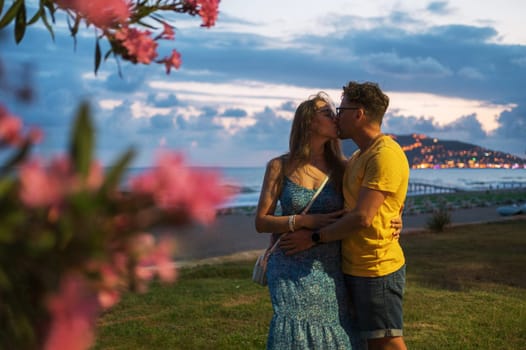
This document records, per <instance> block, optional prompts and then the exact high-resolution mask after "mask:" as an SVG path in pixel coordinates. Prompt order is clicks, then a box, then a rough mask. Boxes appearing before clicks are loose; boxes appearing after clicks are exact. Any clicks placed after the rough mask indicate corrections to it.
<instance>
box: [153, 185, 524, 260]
mask: <svg viewBox="0 0 526 350" xmlns="http://www.w3.org/2000/svg"><path fill="white" fill-rule="evenodd" d="M465 196H468V197H465ZM490 196H493V197H490ZM431 197H432V198H431ZM492 198H493V199H494V200H493V201H490V200H489V199H492ZM420 199H421V200H422V202H423V203H424V202H425V201H427V202H425V203H427V204H426V206H425V207H424V208H425V212H424V210H422V212H420V211H419V212H416V211H413V212H411V213H404V215H403V225H404V227H403V230H402V235H406V234H415V233H423V232H430V231H429V230H428V229H427V228H426V225H427V221H428V220H429V218H430V217H431V216H432V215H433V208H435V206H436V205H438V203H444V201H446V203H448V204H449V206H448V209H449V211H450V213H451V225H450V226H459V225H471V224H480V223H488V222H498V221H506V220H514V219H524V218H526V213H524V212H523V213H522V214H519V215H514V216H501V215H500V214H499V213H498V212H497V208H498V207H499V206H502V205H510V204H520V203H526V189H525V190H523V191H521V192H519V191H498V192H495V191H493V192H490V193H487V191H482V192H460V193H451V194H433V195H422V196H420ZM254 219H255V207H241V208H236V209H235V210H229V211H228V212H224V213H221V214H219V215H218V216H217V218H216V220H215V221H214V222H213V223H212V224H211V225H209V226H204V225H200V224H194V225H190V226H187V227H184V228H179V229H177V230H176V231H175V232H174V231H173V230H172V231H170V230H163V229H162V228H157V229H156V230H155V232H158V233H163V232H167V233H173V235H174V237H175V239H176V246H177V249H176V254H175V256H174V259H175V261H176V262H177V263H176V264H177V265H178V266H191V265H195V264H196V263H197V262H198V263H199V264H207V263H208V264H214V263H217V262H219V261H221V262H223V261H239V260H247V259H252V260H255V259H256V257H257V256H258V255H259V254H260V253H261V252H262V251H263V250H264V249H265V248H267V246H268V244H269V240H270V234H267V233H258V232H257V231H256V229H255V224H254Z"/></svg>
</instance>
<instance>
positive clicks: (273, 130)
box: [233, 107, 291, 152]
mask: <svg viewBox="0 0 526 350" xmlns="http://www.w3.org/2000/svg"><path fill="white" fill-rule="evenodd" d="M254 117H255V118H256V123H255V124H254V125H252V126H250V127H247V128H245V129H243V130H241V131H239V132H238V133H237V134H236V135H235V136H234V138H233V141H234V142H235V143H236V144H238V145H243V147H245V148H249V149H253V150H270V151H278V152H284V151H286V150H287V149H288V139H289V133H290V127H291V121H290V120H287V119H284V118H282V117H280V116H279V115H278V114H277V113H276V112H275V111H274V110H272V109H271V108H268V107H267V108H265V109H264V110H263V111H261V112H259V113H256V114H255V115H254Z"/></svg>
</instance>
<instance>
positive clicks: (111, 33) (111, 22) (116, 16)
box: [0, 0, 219, 74]
mask: <svg viewBox="0 0 526 350" xmlns="http://www.w3.org/2000/svg"><path fill="white" fill-rule="evenodd" d="M3 4H4V1H3V0H2V1H0V16H2V15H3V16H2V17H0V30H1V29H3V28H4V27H6V26H7V25H8V24H10V23H13V22H14V36H15V41H16V42H17V43H19V42H21V41H22V40H23V38H24V35H25V31H26V28H27V27H28V26H29V25H31V24H34V23H36V22H38V21H42V23H43V24H44V26H45V27H46V28H47V29H48V31H49V33H50V34H51V36H52V38H54V32H53V28H52V24H54V23H55V15H56V12H57V11H62V12H65V13H66V14H67V16H68V17H67V18H68V25H69V29H70V32H71V35H72V37H73V38H74V39H75V38H76V35H77V33H78V31H79V28H80V25H81V24H82V23H84V24H85V25H86V26H88V27H89V26H93V27H95V28H96V46H95V74H96V73H97V71H98V69H99V67H100V64H101V62H102V58H103V57H104V59H107V58H108V57H109V56H110V55H112V54H113V55H114V57H115V58H117V59H118V58H119V57H120V58H122V59H123V60H126V61H130V62H132V63H134V64H136V63H142V64H150V63H152V62H155V63H158V64H163V65H165V67H166V73H167V74H170V71H171V69H172V68H175V69H179V67H180V66H181V55H180V53H179V52H177V51H176V50H172V53H171V54H170V55H169V56H166V57H163V58H160V59H157V57H158V53H157V47H158V43H157V41H158V40H175V35H174V31H173V25H171V24H170V23H168V22H167V21H166V20H165V19H163V16H162V15H161V14H160V13H163V12H166V13H170V12H171V13H187V14H189V15H191V16H196V15H199V16H200V17H201V18H202V24H201V26H203V27H207V28H209V27H212V26H213V25H215V22H216V19H217V15H218V5H219V0H175V1H174V0H142V1H141V0H135V1H134V0H90V1H86V0H40V1H39V7H38V10H37V12H36V13H35V14H34V15H33V16H32V17H31V18H30V19H29V20H28V19H27V8H26V2H25V0H14V1H13V3H12V5H11V7H9V8H8V9H7V10H6V11H5V12H3ZM152 22H153V23H152ZM155 23H157V24H160V25H161V26H162V31H161V32H160V34H158V35H157V36H155V37H152V35H153V32H152V30H157V28H156V27H155V26H154V24H155ZM142 28H147V29H142ZM104 38H105V39H106V40H107V41H108V43H109V45H110V49H109V50H108V51H107V52H106V53H105V54H104V55H102V51H101V47H100V40H101V39H104Z"/></svg>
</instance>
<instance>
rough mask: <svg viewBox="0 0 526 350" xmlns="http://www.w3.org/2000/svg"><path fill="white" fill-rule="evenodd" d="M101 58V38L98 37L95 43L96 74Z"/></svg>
mask: <svg viewBox="0 0 526 350" xmlns="http://www.w3.org/2000/svg"><path fill="white" fill-rule="evenodd" d="M101 58H102V54H101V52H100V45H99V39H98V38H97V42H96V43H95V75H97V71H98V70H99V66H100V60H101Z"/></svg>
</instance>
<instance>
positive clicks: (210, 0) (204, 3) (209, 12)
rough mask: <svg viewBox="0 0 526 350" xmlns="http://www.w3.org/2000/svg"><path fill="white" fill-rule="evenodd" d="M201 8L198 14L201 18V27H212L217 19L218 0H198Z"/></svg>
mask: <svg viewBox="0 0 526 350" xmlns="http://www.w3.org/2000/svg"><path fill="white" fill-rule="evenodd" d="M198 2H199V4H200V5H201V8H200V9H199V16H201V18H202V19H203V24H202V25H201V26H203V27H212V26H213V25H214V24H215V23H216V20H217V14H218V7H219V0H198Z"/></svg>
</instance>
